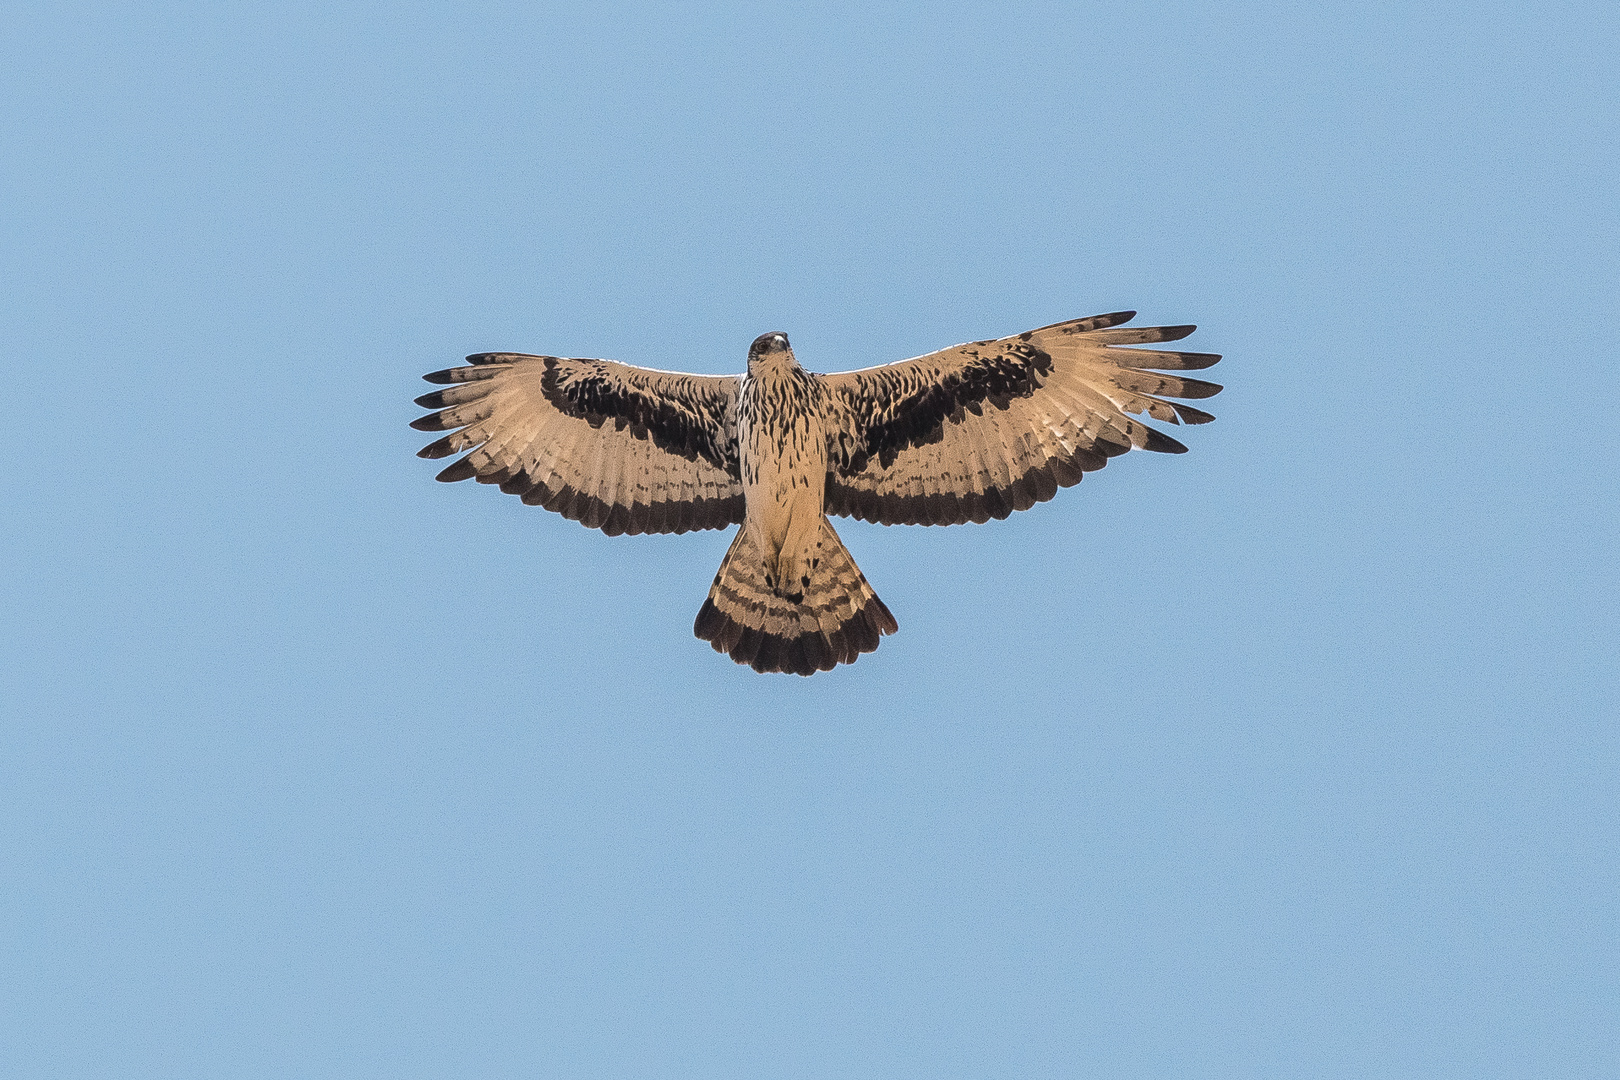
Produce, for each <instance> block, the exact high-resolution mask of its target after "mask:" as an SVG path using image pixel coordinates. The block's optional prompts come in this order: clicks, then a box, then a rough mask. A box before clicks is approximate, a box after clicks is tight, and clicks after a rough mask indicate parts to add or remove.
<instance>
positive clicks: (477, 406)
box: [411, 353, 743, 536]
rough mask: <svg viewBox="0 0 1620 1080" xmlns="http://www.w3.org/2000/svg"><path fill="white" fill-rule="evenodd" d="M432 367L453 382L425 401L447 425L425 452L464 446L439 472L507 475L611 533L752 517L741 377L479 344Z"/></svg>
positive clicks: (532, 496) (435, 421)
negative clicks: (459, 363)
mask: <svg viewBox="0 0 1620 1080" xmlns="http://www.w3.org/2000/svg"><path fill="white" fill-rule="evenodd" d="M467 362H468V364H469V365H471V366H469V367H458V368H449V369H447V370H445V371H435V372H433V373H432V374H431V375H424V376H423V378H425V379H426V380H427V381H428V382H431V383H449V384H451V385H450V387H449V388H448V389H445V390H438V391H435V392H434V393H431V394H424V395H422V396H421V397H419V398H417V399H416V403H417V404H418V405H421V406H422V407H423V408H427V409H436V410H438V411H437V412H433V413H430V414H429V415H427V416H423V417H419V418H417V419H416V420H415V421H414V422H413V423H412V424H411V427H413V428H416V429H417V430H418V431H449V430H450V429H452V428H454V429H457V430H455V431H452V432H451V434H449V435H446V436H445V437H444V438H442V439H440V440H439V441H438V442H435V443H432V444H430V445H428V446H425V447H423V448H422V450H421V451H420V453H419V455H418V456H420V457H425V458H442V457H449V456H450V455H451V454H455V453H459V452H461V451H463V450H469V449H470V450H472V453H470V454H468V455H467V456H465V457H463V458H461V459H460V460H458V461H456V462H455V463H454V464H452V465H451V466H450V467H449V468H447V469H445V470H444V471H443V472H441V473H440V474H439V476H438V478H439V479H440V480H445V481H454V480H466V479H468V478H469V477H471V478H474V479H476V480H477V481H478V482H479V483H481V484H499V485H500V487H501V490H502V491H505V492H508V493H509V494H513V495H521V496H523V501H524V502H526V503H529V504H530V505H533V506H543V507H545V508H546V509H547V510H555V511H556V512H557V513H559V514H561V515H563V517H566V518H569V519H571V520H573V521H578V522H580V523H581V524H583V525H585V526H587V527H588V528H592V529H601V530H602V531H603V532H605V533H607V534H608V535H609V536H617V535H619V534H620V533H669V532H673V533H679V532H686V531H687V530H688V529H721V528H725V527H726V526H728V525H735V524H738V523H740V522H741V521H742V519H743V495H742V484H741V482H740V481H739V479H738V476H739V474H738V468H737V444H736V440H735V437H734V432H735V430H736V425H735V423H734V422H733V413H734V411H735V407H736V403H737V383H738V380H737V378H736V377H735V376H731V377H725V376H712V375H679V374H675V373H673V372H668V371H650V370H648V369H646V368H638V367H631V366H630V365H628V364H616V363H614V362H613V361H611V360H571V359H565V358H562V357H557V356H526V355H523V354H521V353H479V354H477V355H475V356H469V357H467Z"/></svg>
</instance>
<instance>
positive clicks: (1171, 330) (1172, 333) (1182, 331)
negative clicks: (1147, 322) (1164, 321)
mask: <svg viewBox="0 0 1620 1080" xmlns="http://www.w3.org/2000/svg"><path fill="white" fill-rule="evenodd" d="M1197 329H1198V327H1197V326H1196V325H1195V324H1192V323H1189V324H1187V325H1185V326H1160V327H1157V328H1156V330H1157V334H1156V335H1155V336H1156V340H1159V341H1180V340H1181V339H1182V338H1184V337H1188V336H1190V335H1191V334H1192V332H1193V331H1194V330H1197Z"/></svg>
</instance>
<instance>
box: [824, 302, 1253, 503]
mask: <svg viewBox="0 0 1620 1080" xmlns="http://www.w3.org/2000/svg"><path fill="white" fill-rule="evenodd" d="M1135 314H1136V313H1135V312H1134V311H1121V312H1115V313H1113V314H1111V315H1096V316H1093V317H1091V318H1089V319H1074V320H1071V321H1069V322H1063V323H1055V324H1053V325H1052V326H1045V327H1042V328H1041V329H1039V330H1030V331H1028V332H1027V333H1023V334H1018V335H1016V336H1014V337H1006V338H1001V339H999V340H996V341H974V342H970V343H968V344H966V345H956V346H953V347H951V348H949V349H942V350H940V351H939V352H936V353H929V354H928V355H927V356H919V357H917V358H916V359H914V360H903V361H901V362H900V363H898V364H889V365H887V366H885V367H875V368H866V369H864V370H862V371H851V372H845V373H842V374H837V375H824V376H822V379H823V384H824V385H825V386H826V387H827V388H828V390H829V391H830V392H831V398H832V412H833V422H832V424H831V425H830V430H829V435H828V442H829V446H828V473H827V513H829V514H841V515H844V516H848V517H855V518H859V519H861V520H864V521H875V522H879V523H881V524H884V525H951V524H960V523H961V522H965V521H985V520H987V519H989V518H993V517H994V518H1004V517H1006V516H1007V515H1008V514H1010V513H1012V512H1013V511H1014V510H1025V509H1028V508H1029V507H1031V506H1033V505H1035V504H1036V503H1037V502H1044V501H1046V500H1047V499H1050V498H1051V497H1052V496H1053V495H1054V494H1056V493H1057V489H1058V488H1060V487H1069V486H1070V485H1073V484H1077V483H1079V482H1080V477H1081V474H1082V473H1084V472H1090V471H1092V470H1094V469H1100V468H1102V467H1103V466H1104V465H1106V464H1107V463H1108V459H1109V458H1111V457H1114V456H1116V455H1118V454H1123V453H1125V452H1126V451H1127V450H1130V449H1132V448H1133V447H1134V448H1138V449H1142V450H1158V451H1162V452H1166V453H1172V454H1180V453H1184V452H1186V449H1187V448H1186V447H1185V446H1183V445H1181V443H1179V442H1177V441H1176V440H1174V439H1172V438H1170V437H1169V436H1168V435H1165V434H1163V433H1162V432H1159V431H1157V430H1155V429H1154V428H1150V427H1148V426H1147V425H1146V424H1144V423H1142V422H1141V421H1139V420H1134V419H1132V416H1134V415H1140V414H1142V413H1146V414H1147V415H1149V416H1151V417H1153V418H1154V419H1156V420H1163V421H1165V422H1167V423H1171V424H1179V423H1188V424H1204V423H1208V422H1209V421H1211V420H1213V419H1215V418H1214V417H1213V416H1211V415H1210V414H1208V413H1206V412H1202V411H1200V410H1198V409H1195V408H1193V407H1191V406H1190V405H1184V404H1182V403H1181V402H1178V401H1167V400H1165V399H1166V398H1206V397H1211V396H1213V395H1215V394H1217V393H1219V392H1220V389H1221V388H1220V387H1219V386H1217V385H1215V384H1214V383H1208V382H1201V381H1199V380H1197V379H1189V378H1184V377H1182V376H1180V375H1166V374H1162V372H1164V371H1187V370H1197V369H1199V368H1207V367H1210V366H1212V365H1213V364H1214V363H1215V362H1216V361H1218V360H1219V359H1220V357H1219V356H1217V355H1214V354H1212V353H1188V352H1168V351H1160V350H1152V349H1130V348H1120V346H1126V345H1143V344H1150V343H1154V342H1162V341H1177V340H1179V339H1181V338H1184V337H1186V336H1187V335H1188V334H1190V333H1192V332H1193V327H1191V326H1152V327H1135V328H1124V327H1122V326H1121V324H1122V323H1125V322H1128V321H1130V319H1131V318H1132V317H1133V316H1135ZM1154 369H1158V370H1154Z"/></svg>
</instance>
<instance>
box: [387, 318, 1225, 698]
mask: <svg viewBox="0 0 1620 1080" xmlns="http://www.w3.org/2000/svg"><path fill="white" fill-rule="evenodd" d="M1134 314H1135V313H1134V312H1116V313H1114V314H1110V315H1098V316H1094V317H1092V318H1089V319H1076V320H1072V321H1070V322H1064V323H1056V324H1054V325H1052V326H1046V327H1042V328H1040V329H1038V330H1031V331H1028V332H1026V333H1022V334H1018V335H1015V336H1013V337H1006V338H999V339H996V340H992V341H975V342H969V343H967V344H964V345H956V346H953V347H951V348H949V349H942V350H940V351H939V352H936V353H930V354H928V355H927V356H920V357H917V358H916V359H914V360H905V361H902V362H900V363H897V364H889V365H887V366H884V367H875V368H867V369H865V370H862V371H852V372H845V373H842V374H837V375H816V374H813V373H811V372H808V371H806V370H805V369H804V368H802V367H800V366H799V363H798V361H797V360H796V359H795V358H794V355H793V351H792V349H791V348H790V347H789V345H788V341H787V337H786V335H784V334H780V333H774V334H764V335H761V336H760V337H759V338H758V339H757V340H756V341H755V342H754V344H753V346H752V348H750V350H749V354H748V372H747V373H746V374H745V375H741V376H706V375H681V374H676V373H673V372H663V371H651V370H648V369H645V368H637V367H631V366H629V365H626V364H618V363H614V362H612V361H608V360H583V359H565V358H562V357H555V356H529V355H524V354H520V353H481V354H478V355H475V356H470V357H468V358H467V359H468V363H469V365H470V366H467V367H459V368H450V369H447V370H445V371H437V372H434V373H432V374H430V375H428V376H426V378H427V380H428V381H429V382H433V383H441V384H448V388H447V389H444V390H439V391H436V392H434V393H430V394H425V395H423V396H422V397H420V398H418V399H417V403H418V404H419V405H422V406H424V407H425V408H429V409H433V410H436V411H434V412H432V413H430V414H428V415H426V416H423V417H420V418H419V419H417V420H416V421H415V422H414V423H413V424H412V426H413V427H415V428H418V429H419V430H422V431H450V432H451V433H450V434H449V435H446V436H445V437H444V438H441V439H440V440H439V441H437V442H435V443H432V444H430V445H428V446H427V447H425V448H423V450H422V451H421V456H422V457H428V458H439V457H448V456H450V455H452V454H456V453H460V452H462V451H471V452H470V453H467V454H466V456H464V457H462V458H460V459H458V460H457V461H456V462H454V463H453V464H451V465H450V466H449V467H448V468H446V469H445V470H444V471H443V472H441V473H440V474H439V479H440V480H446V481H454V480H465V479H469V478H472V479H477V480H478V481H479V482H480V483H487V484H498V485H499V486H500V488H501V490H502V491H505V492H508V493H511V494H517V495H521V496H522V497H523V500H524V502H527V503H531V504H535V505H539V506H544V507H546V508H547V509H548V510H554V511H556V512H558V513H560V514H562V515H564V516H565V517H568V518H571V519H573V520H575V521H579V522H581V523H582V524H584V525H586V526H588V527H590V528H596V529H601V530H602V531H604V532H606V533H607V534H608V535H610V536H613V535H618V534H620V533H643V532H677V533H678V532H685V531H687V530H688V529H717V528H726V527H728V526H731V525H742V526H743V527H742V528H741V529H740V530H738V533H737V537H736V539H735V540H733V542H732V545H731V549H730V550H729V551H728V552H727V553H726V558H725V561H724V562H723V563H722V564H721V567H720V572H719V574H717V575H716V577H715V582H714V586H713V588H712V589H711V590H710V592H709V597H708V599H707V600H706V601H705V602H704V605H703V608H702V610H701V611H700V612H699V613H698V618H697V622H696V625H695V626H694V630H695V632H696V634H697V636H698V637H700V638H702V639H704V640H706V641H709V642H710V643H711V644H713V646H714V647H715V649H716V650H718V651H721V652H725V653H729V654H730V655H731V657H732V658H733V659H734V660H736V661H737V662H739V663H745V664H749V665H751V666H753V667H754V668H755V669H756V670H759V671H791V672H797V673H798V674H801V675H808V674H810V673H812V672H814V671H818V670H822V671H824V670H828V669H830V668H832V667H834V666H836V665H837V664H839V663H849V662H852V661H854V660H855V659H856V657H857V656H859V655H860V654H861V653H863V652H870V651H871V650H873V649H875V648H876V647H877V644H878V639H879V637H880V636H881V635H883V634H891V633H894V632H895V630H896V629H897V626H896V624H895V621H894V617H893V616H892V615H891V614H890V613H889V609H888V608H887V607H885V606H884V604H883V601H882V600H880V599H878V597H877V595H876V594H875V593H873V591H872V589H871V586H870V585H868V584H867V582H866V579H865V577H864V576H863V575H862V574H861V572H860V569H859V567H857V566H856V565H855V562H854V560H853V559H852V558H851V557H850V554H849V551H848V549H847V548H845V547H844V544H843V542H842V540H840V539H839V537H838V534H837V533H836V532H835V531H834V530H833V527H832V524H831V522H829V521H828V520H827V515H828V514H831V515H835V516H848V517H855V518H859V519H862V520H866V521H875V522H880V523H882V524H885V525H902V524H906V525H916V524H921V525H947V524H955V523H960V522H966V521H986V520H988V519H990V518H992V517H994V518H1004V517H1006V516H1008V515H1009V514H1010V513H1012V512H1013V511H1014V510H1023V509H1027V508H1028V507H1030V506H1033V505H1034V504H1035V503H1037V502H1042V501H1044V500H1046V499H1050V498H1051V497H1052V496H1053V495H1054V494H1056V492H1057V490H1058V489H1059V488H1060V487H1068V486H1071V485H1073V484H1076V483H1079V481H1080V478H1081V476H1082V475H1083V474H1084V473H1086V472H1089V471H1092V470H1094V469H1100V468H1102V467H1103V466H1104V465H1105V464H1107V461H1108V459H1109V458H1110V457H1114V456H1117V455H1119V454H1123V453H1125V452H1127V451H1129V450H1131V449H1143V450H1156V451H1161V452H1166V453H1183V452H1185V450H1186V447H1184V446H1183V445H1182V444H1181V443H1179V442H1177V441H1176V440H1174V439H1172V438H1170V437H1169V436H1167V435H1165V434H1163V433H1162V432H1160V431H1157V430H1155V429H1154V428H1150V427H1148V426H1147V425H1146V424H1144V423H1142V422H1141V421H1140V420H1137V419H1134V417H1137V416H1140V415H1143V414H1146V415H1147V416H1150V417H1152V418H1154V419H1157V420H1161V421H1164V422H1166V423H1171V424H1180V423H1187V424H1203V423H1208V422H1209V421H1210V420H1212V419H1214V418H1213V417H1212V416H1210V415H1209V414H1208V413H1206V412H1203V411H1201V410H1199V409H1196V408H1193V407H1192V406H1190V405H1187V404H1185V403H1184V402H1185V400H1187V399H1191V400H1197V399H1200V398H1206V397H1211V396H1213V395H1214V394H1216V393H1218V392H1219V391H1220V389H1221V388H1220V387H1219V386H1217V385H1215V384H1214V383H1209V382H1203V381H1200V380H1198V379H1193V378H1188V377H1185V376H1183V375H1179V374H1171V373H1172V372H1182V371H1196V370H1199V369H1201V368H1207V367H1210V366H1212V365H1213V364H1214V363H1215V362H1216V361H1217V360H1219V359H1220V357H1219V356H1216V355H1214V354H1210V353H1189V352H1172V351H1168V350H1153V349H1142V348H1134V347H1133V346H1139V345H1149V344H1158V343H1162V342H1170V341H1177V340H1180V339H1181V338H1184V337H1186V336H1187V335H1188V334H1190V333H1192V331H1193V328H1192V327H1191V326H1166V327H1138V328H1127V327H1124V326H1123V324H1124V323H1126V322H1128V321H1129V320H1130V319H1131V318H1132V317H1133V316H1134ZM1171 398H1180V399H1183V400H1181V401H1172V400H1169V399H1171Z"/></svg>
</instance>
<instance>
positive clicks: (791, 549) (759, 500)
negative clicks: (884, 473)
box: [737, 334, 827, 598]
mask: <svg viewBox="0 0 1620 1080" xmlns="http://www.w3.org/2000/svg"><path fill="white" fill-rule="evenodd" d="M777 339H780V341H781V345H780V347H779V348H771V347H770V346H774V345H775V343H776V341H777ZM759 340H760V341H761V342H766V343H767V345H766V346H765V347H761V346H760V345H759V343H758V342H756V343H755V351H754V353H753V356H754V357H755V359H752V360H751V361H750V363H749V365H748V374H746V375H744V376H743V377H742V380H741V387H740V388H739V390H738V393H737V457H738V462H737V464H738V473H739V475H740V476H741V478H742V491H743V528H744V529H747V530H748V532H749V535H750V539H751V540H752V542H753V544H754V546H755V548H757V549H758V550H759V552H760V553H761V555H762V556H763V558H764V560H765V564H766V583H767V584H768V585H770V586H771V588H772V589H773V590H774V591H775V592H776V593H777V594H778V595H781V596H786V597H791V598H797V597H799V596H802V595H803V592H804V587H805V586H806V585H807V584H808V583H809V582H808V574H809V571H810V563H811V561H812V560H813V559H814V558H815V555H814V550H815V544H816V542H817V540H819V538H820V533H821V529H820V526H821V522H822V520H823V518H824V517H825V514H824V512H823V506H824V504H825V502H826V495H827V485H826V481H825V477H826V475H827V437H826V432H825V425H824V423H823V413H824V411H825V407H826V405H825V398H826V393H825V391H824V390H823V389H822V386H821V383H820V382H819V381H818V380H817V378H816V377H815V376H814V375H812V374H811V373H810V372H808V371H806V370H804V368H802V367H800V366H799V362H798V361H797V360H796V359H794V357H793V350H791V349H789V348H788V347H787V338H786V337H784V336H782V335H780V334H767V335H765V336H764V337H762V338H760V339H759Z"/></svg>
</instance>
